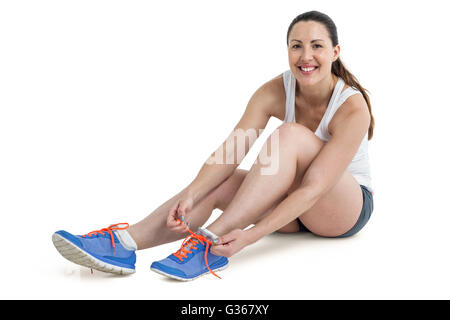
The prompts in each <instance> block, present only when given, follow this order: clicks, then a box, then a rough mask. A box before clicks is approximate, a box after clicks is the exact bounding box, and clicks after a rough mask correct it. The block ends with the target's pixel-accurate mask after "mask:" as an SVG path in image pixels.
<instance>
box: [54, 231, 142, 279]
mask: <svg viewBox="0 0 450 320" xmlns="http://www.w3.org/2000/svg"><path fill="white" fill-rule="evenodd" d="M52 241H53V244H54V245H55V248H56V250H58V252H59V253H60V254H61V255H62V256H63V257H64V258H66V259H67V260H69V261H71V262H73V263H76V264H78V265H81V266H84V267H87V268H91V269H95V270H98V271H102V272H109V273H114V274H120V275H127V274H132V273H135V272H136V270H134V269H130V268H123V267H118V266H115V265H113V264H109V263H106V262H103V261H100V260H99V259H97V258H95V257H93V256H91V255H90V254H89V253H87V252H86V251H84V250H82V249H80V248H78V247H77V246H76V245H74V244H73V243H72V242H70V241H69V240H67V239H66V238H64V237H62V236H60V235H59V234H57V233H54V234H53V236H52Z"/></svg>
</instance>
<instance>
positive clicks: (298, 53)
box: [288, 21, 340, 86]
mask: <svg viewBox="0 0 450 320" xmlns="http://www.w3.org/2000/svg"><path fill="white" fill-rule="evenodd" d="M339 53H340V47H339V45H337V46H336V47H333V43H332V42H331V39H330V37H329V35H328V31H327V29H326V28H325V26H324V25H322V24H321V23H319V22H315V21H300V22H298V23H296V24H295V25H294V27H293V28H292V30H291V33H290V35H289V47H288V55H289V67H290V68H291V71H292V73H293V74H294V76H295V78H296V79H297V80H298V81H299V82H300V85H302V86H312V85H314V84H316V83H318V82H320V81H321V80H323V79H326V78H328V77H330V75H331V65H332V63H333V62H334V61H336V60H337V59H338V57H339Z"/></svg>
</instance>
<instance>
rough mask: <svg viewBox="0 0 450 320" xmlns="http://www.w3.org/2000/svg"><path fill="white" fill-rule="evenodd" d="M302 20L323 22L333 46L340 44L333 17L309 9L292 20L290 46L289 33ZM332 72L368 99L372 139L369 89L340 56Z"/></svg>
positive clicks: (372, 118) (369, 137) (373, 123)
mask: <svg viewBox="0 0 450 320" xmlns="http://www.w3.org/2000/svg"><path fill="white" fill-rule="evenodd" d="M300 21H316V22H319V23H322V24H323V25H324V26H325V28H326V29H327V30H328V34H329V36H330V38H331V41H332V43H333V46H334V47H335V46H337V45H338V44H339V41H338V36H337V28H336V25H335V24H334V22H333V20H331V18H330V17H329V16H327V15H326V14H324V13H322V12H319V11H309V12H305V13H302V14H300V15H298V16H297V17H295V19H294V20H292V22H291V24H290V25H289V29H288V32H287V37H286V38H287V39H286V40H287V44H288V46H289V35H290V33H291V30H292V28H293V27H294V25H295V24H296V23H297V22H300ZM331 72H332V73H333V74H335V75H336V76H338V77H341V78H342V80H344V82H345V83H346V84H348V85H349V86H351V87H354V88H355V89H357V90H359V91H360V92H361V94H362V95H363V97H364V100H366V103H367V106H368V107H369V113H370V126H369V133H368V139H369V140H370V139H372V136H373V128H374V125H375V119H374V117H373V115H372V105H371V104H370V99H369V96H368V95H367V93H366V91H368V90H366V89H365V88H363V87H362V86H361V85H360V84H359V82H358V80H357V79H356V77H355V76H354V75H353V74H352V73H351V72H350V71H348V70H347V68H346V67H345V65H344V63H343V62H342V60H341V58H340V57H339V58H338V59H337V60H336V61H335V62H333V64H332V66H331Z"/></svg>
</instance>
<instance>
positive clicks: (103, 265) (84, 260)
mask: <svg viewBox="0 0 450 320" xmlns="http://www.w3.org/2000/svg"><path fill="white" fill-rule="evenodd" d="M128 226H129V225H128V223H118V224H113V225H110V226H109V227H108V228H104V229H101V230H96V231H92V232H89V233H88V234H85V235H83V236H75V235H73V234H70V233H69V232H67V231H64V230H60V231H57V232H55V233H54V234H53V236H52V240H53V244H54V245H55V247H56V250H58V252H59V253H60V254H61V255H62V256H63V257H64V258H66V259H67V260H69V261H72V262H73V263H76V264H79V265H82V266H85V267H88V268H91V269H96V270H100V271H103V272H110V273H116V274H130V273H134V272H135V271H136V270H135V266H134V264H135V263H136V253H135V252H134V250H127V249H125V248H124V247H123V246H122V244H121V243H120V241H119V239H118V238H117V237H116V235H115V234H114V232H112V231H113V230H125V229H126V228H128Z"/></svg>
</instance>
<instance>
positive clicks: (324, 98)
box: [296, 73, 338, 108]
mask: <svg viewBox="0 0 450 320" xmlns="http://www.w3.org/2000/svg"><path fill="white" fill-rule="evenodd" d="M337 80H338V77H336V76H335V75H334V74H331V73H330V76H329V77H328V78H325V79H323V80H322V81H320V82H319V83H317V84H315V85H314V86H307V87H300V85H299V84H298V81H297V83H296V91H297V92H296V96H297V97H298V98H300V99H301V100H302V101H304V102H305V103H306V105H307V106H310V107H312V108H315V107H317V108H321V107H323V106H324V105H328V102H329V101H330V98H331V95H332V94H333V90H334V87H335V86H336V83H337Z"/></svg>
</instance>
